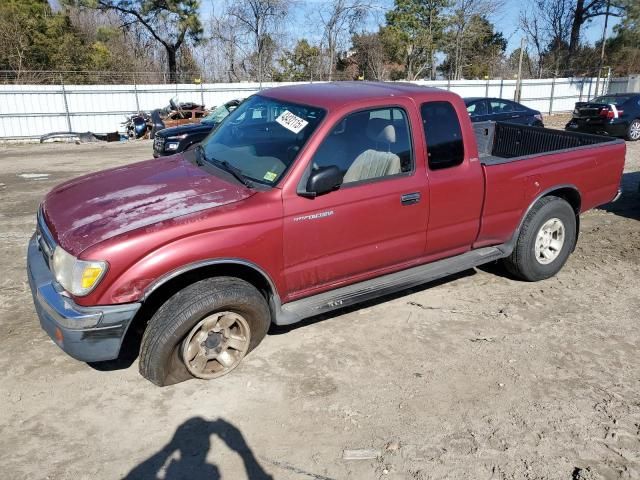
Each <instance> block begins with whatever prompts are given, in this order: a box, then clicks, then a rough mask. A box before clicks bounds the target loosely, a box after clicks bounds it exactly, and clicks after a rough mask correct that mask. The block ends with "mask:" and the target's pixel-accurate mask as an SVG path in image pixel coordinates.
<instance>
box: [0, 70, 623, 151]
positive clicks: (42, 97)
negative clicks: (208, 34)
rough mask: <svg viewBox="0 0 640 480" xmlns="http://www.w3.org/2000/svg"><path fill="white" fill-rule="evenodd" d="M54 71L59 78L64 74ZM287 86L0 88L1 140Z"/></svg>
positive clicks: (449, 86) (618, 82)
mask: <svg viewBox="0 0 640 480" xmlns="http://www.w3.org/2000/svg"><path fill="white" fill-rule="evenodd" d="M51 73H52V74H53V75H55V74H58V75H60V72H51ZM75 73H78V72H75ZM90 73H92V74H96V73H97V72H90ZM149 75H158V74H149ZM43 78H44V77H43ZM86 78H87V79H88V78H89V77H86ZM137 78H138V77H137ZM147 78H150V77H147ZM129 80H131V78H129ZM196 80H202V79H196ZM627 82H628V81H627V79H606V78H605V79H599V80H598V79H597V78H593V77H582V78H547V79H531V80H529V79H528V80H523V81H522V87H521V95H520V101H521V102H522V103H523V104H525V105H527V106H529V107H531V108H535V109H537V110H540V111H541V112H543V113H544V114H550V113H557V112H565V111H571V110H572V109H573V106H574V104H575V102H579V101H586V100H589V99H591V98H593V97H594V96H596V95H597V94H598V93H604V92H607V91H610V90H615V91H620V89H623V90H624V88H626V87H625V86H626V85H627ZM414 83H416V84H419V85H425V86H431V87H438V88H443V89H446V90H450V91H453V92H455V93H457V94H459V95H461V96H462V97H498V98H506V99H514V98H515V92H516V80H515V79H490V80H457V81H449V80H438V81H416V82H414ZM286 84H289V83H287V82H280V83H267V82H265V83H262V84H259V83H256V82H252V83H250V82H239V83H202V81H200V83H192V82H189V83H175V84H165V83H161V82H160V83H157V84H153V83H137V81H136V83H133V82H131V83H117V82H116V83H107V82H106V81H105V83H102V84H82V83H78V84H69V83H67V82H66V81H59V82H58V83H54V84H9V83H7V84H4V85H2V84H0V139H29V138H37V137H40V136H41V135H44V134H47V133H51V132H69V131H72V132H87V131H91V132H95V133H107V132H114V131H122V126H121V122H123V121H124V120H125V117H126V116H128V115H131V114H133V113H135V112H140V111H151V110H154V109H156V108H163V107H165V106H167V105H168V103H169V100H170V99H174V100H175V101H178V102H195V103H199V104H203V105H205V106H206V107H208V108H212V107H214V106H216V105H220V104H222V103H224V102H227V101H229V100H232V99H235V98H245V97H248V96H249V95H252V94H254V93H256V92H258V91H259V90H260V89H261V88H269V87H274V86H280V85H286ZM596 88H597V91H596Z"/></svg>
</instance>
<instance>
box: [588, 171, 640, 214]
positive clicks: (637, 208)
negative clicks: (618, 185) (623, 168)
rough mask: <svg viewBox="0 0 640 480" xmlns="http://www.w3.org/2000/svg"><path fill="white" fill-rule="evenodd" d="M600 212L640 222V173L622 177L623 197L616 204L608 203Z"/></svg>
mask: <svg viewBox="0 0 640 480" xmlns="http://www.w3.org/2000/svg"><path fill="white" fill-rule="evenodd" d="M598 208H599V209H600V210H604V211H605V212H609V213H613V214H615V215H618V216H620V217H625V218H631V219H633V220H640V172H628V173H625V174H623V175H622V196H621V197H620V198H619V199H618V201H617V202H615V203H607V204H606V205H603V206H601V207H598Z"/></svg>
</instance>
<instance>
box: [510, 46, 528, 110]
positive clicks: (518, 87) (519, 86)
mask: <svg viewBox="0 0 640 480" xmlns="http://www.w3.org/2000/svg"><path fill="white" fill-rule="evenodd" d="M526 45H527V38H526V37H522V38H521V39H520V60H518V79H517V80H516V92H515V94H514V95H513V100H514V101H515V102H519V101H520V98H521V97H522V58H523V57H524V47H525V46H526Z"/></svg>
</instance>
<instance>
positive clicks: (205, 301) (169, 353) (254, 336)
mask: <svg viewBox="0 0 640 480" xmlns="http://www.w3.org/2000/svg"><path fill="white" fill-rule="evenodd" d="M216 318H217V319H218V320H217V321H219V322H223V321H225V320H227V319H229V318H231V319H232V320H234V321H236V320H237V325H236V324H235V323H234V324H233V325H232V327H229V328H225V329H224V330H218V332H219V333H213V330H211V331H209V333H208V335H209V336H207V335H205V338H206V340H205V341H202V338H200V337H197V336H196V335H197V334H200V331H201V330H202V331H204V327H205V326H206V324H207V322H209V323H211V321H214V323H215V321H216V320H215V319H216ZM211 319H213V320H211ZM238 319H240V320H242V321H241V322H240V321H239V320H238ZM203 322H204V324H203ZM227 323H228V322H227ZM270 324H271V315H270V313H269V306H268V304H267V301H266V300H265V298H264V297H263V296H262V295H261V294H260V292H259V291H258V290H257V289H256V288H255V287H254V286H253V285H251V284H250V283H248V282H245V281H244V280H241V279H239V278H234V277H214V278H207V279H205V280H201V281H199V282H196V283H194V284H191V285H189V286H187V287H185V288H184V289H182V290H180V291H179V292H178V293H176V294H174V295H173V296H172V297H171V298H170V299H169V300H167V301H166V302H165V303H164V304H163V305H162V306H161V307H160V308H159V309H158V311H157V312H156V313H155V315H154V316H153V317H152V318H151V320H149V324H148V325H147V328H146V330H145V332H144V335H143V337H142V344H141V348H140V363H139V370H140V374H141V375H142V376H143V377H144V378H146V379H147V380H149V381H151V382H152V383H154V384H156V385H158V386H165V385H171V384H175V383H178V382H182V381H184V380H188V379H190V378H196V377H200V378H216V377H219V376H222V375H224V374H227V373H229V372H230V371H231V370H233V369H234V368H235V367H236V366H237V364H239V363H240V361H241V360H242V358H244V356H245V355H246V354H248V353H249V352H250V351H251V350H253V349H254V348H255V347H257V346H258V344H259V343H260V342H261V341H262V339H263V338H264V337H265V335H266V334H267V330H268V329H269V325H270ZM216 326H218V324H216ZM236 327H238V331H240V333H241V334H242V335H239V337H240V338H242V340H243V341H244V343H245V345H244V347H243V348H242V349H238V348H236V347H234V348H236V349H235V350H234V349H230V347H225V350H224V351H227V355H226V356H227V357H229V352H232V354H233V357H234V364H233V365H232V366H230V367H229V368H227V367H225V366H224V365H223V364H222V362H220V363H219V364H218V362H217V360H211V361H209V360H207V361H206V364H207V365H215V364H218V366H221V367H222V369H223V370H224V371H220V372H213V374H211V375H210V373H211V372H209V371H207V375H206V376H205V374H204V370H203V371H202V372H201V373H202V374H201V375H195V374H194V371H193V370H194V368H193V366H192V365H191V366H187V362H185V361H184V355H185V354H186V352H188V351H189V350H187V348H190V347H188V345H191V343H193V344H194V345H195V344H198V345H200V347H196V348H200V350H203V351H204V350H206V352H207V353H211V352H214V350H213V349H214V348H219V349H221V348H222V347H224V345H226V342H227V341H230V340H229V339H225V338H224V336H225V335H227V331H230V330H231V329H232V328H236ZM197 328H200V330H197V333H196V334H194V330H195V329H197ZM232 333H233V332H232ZM211 336H213V337H215V339H218V338H219V339H220V340H217V341H218V344H217V345H212V347H211V348H212V349H211V350H209V345H208V342H209V338H210V337H211ZM189 338H191V339H192V342H191V343H189V344H188V345H187V340H188V339H189ZM196 339H197V341H196ZM215 339H214V340H215ZM205 344H207V345H206V346H205ZM240 350H242V351H240ZM198 356H199V354H198ZM195 360H196V359H195V358H194V361H195Z"/></svg>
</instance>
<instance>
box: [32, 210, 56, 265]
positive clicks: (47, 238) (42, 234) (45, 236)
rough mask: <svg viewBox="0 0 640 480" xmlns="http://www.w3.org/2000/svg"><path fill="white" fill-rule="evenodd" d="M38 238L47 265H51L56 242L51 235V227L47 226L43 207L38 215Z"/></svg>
mask: <svg viewBox="0 0 640 480" xmlns="http://www.w3.org/2000/svg"><path fill="white" fill-rule="evenodd" d="M36 240H37V241H38V246H39V247H40V251H41V252H42V256H43V257H44V261H45V262H46V264H47V266H49V267H50V265H49V264H50V263H51V259H52V258H53V252H54V250H55V249H56V242H55V240H54V239H53V236H52V235H51V231H50V230H49V227H47V222H46V221H45V219H44V214H43V213H42V209H40V210H39V211H38V216H37V225H36Z"/></svg>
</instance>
